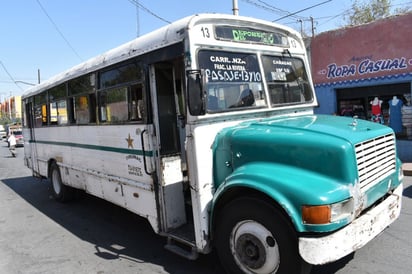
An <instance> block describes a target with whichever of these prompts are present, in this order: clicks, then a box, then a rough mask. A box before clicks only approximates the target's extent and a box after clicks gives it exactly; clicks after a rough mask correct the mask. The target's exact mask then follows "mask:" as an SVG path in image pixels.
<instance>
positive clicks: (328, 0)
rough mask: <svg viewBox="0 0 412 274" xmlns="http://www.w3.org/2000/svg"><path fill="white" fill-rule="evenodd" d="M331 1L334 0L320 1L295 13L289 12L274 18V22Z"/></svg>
mask: <svg viewBox="0 0 412 274" xmlns="http://www.w3.org/2000/svg"><path fill="white" fill-rule="evenodd" d="M330 1H332V0H327V1H323V2H322V3H319V4H316V5H313V6H310V7H307V8H304V9H301V10H298V11H296V12H294V13H291V14H288V15H286V16H283V17H281V18H278V19H276V20H274V21H273V22H276V21H279V20H282V19H284V18H286V17H289V16H292V15H295V14H297V13H300V12H302V11H305V10H308V9H312V8H314V7H317V6H320V5H323V4H325V3H327V2H330Z"/></svg>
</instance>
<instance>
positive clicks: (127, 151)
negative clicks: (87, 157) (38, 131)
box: [29, 140, 153, 157]
mask: <svg viewBox="0 0 412 274" xmlns="http://www.w3.org/2000/svg"><path fill="white" fill-rule="evenodd" d="M29 143H38V144H46V145H56V146H66V147H77V148H84V149H91V150H101V151H110V152H117V153H123V154H134V155H140V156H143V150H139V149H129V148H118V147H108V146H96V145H88V144H78V143H69V142H55V141H41V140H30V141H29ZM144 155H145V156H148V157H153V151H145V153H144Z"/></svg>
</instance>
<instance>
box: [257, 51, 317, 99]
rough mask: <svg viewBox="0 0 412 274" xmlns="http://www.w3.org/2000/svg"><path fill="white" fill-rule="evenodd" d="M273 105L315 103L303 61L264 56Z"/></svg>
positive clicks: (263, 61) (264, 65) (263, 60)
mask: <svg viewBox="0 0 412 274" xmlns="http://www.w3.org/2000/svg"><path fill="white" fill-rule="evenodd" d="M262 63H263V67H264V70H265V77H266V81H267V83H268V87H269V94H270V99H271V104H272V105H273V106H275V105H281V104H297V103H308V102H312V101H313V96H312V90H311V88H310V84H309V81H308V77H307V75H306V71H305V67H304V63H303V61H302V60H301V59H298V58H291V57H280V56H262Z"/></svg>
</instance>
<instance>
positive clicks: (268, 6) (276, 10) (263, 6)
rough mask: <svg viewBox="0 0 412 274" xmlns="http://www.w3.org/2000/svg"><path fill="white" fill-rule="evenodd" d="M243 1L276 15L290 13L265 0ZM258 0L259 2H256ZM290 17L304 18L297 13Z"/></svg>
mask: <svg viewBox="0 0 412 274" xmlns="http://www.w3.org/2000/svg"><path fill="white" fill-rule="evenodd" d="M242 1H243V2H246V3H247V4H249V5H252V6H255V7H257V8H260V9H263V10H266V11H268V12H272V13H275V14H278V15H281V16H283V15H285V14H286V15H289V14H290V12H288V11H286V10H282V9H279V8H277V7H275V6H273V5H271V4H268V3H267V2H265V1H262V0H242ZM258 2H259V3H258ZM291 17H294V18H296V19H297V20H302V19H305V18H304V17H302V16H297V15H294V16H291Z"/></svg>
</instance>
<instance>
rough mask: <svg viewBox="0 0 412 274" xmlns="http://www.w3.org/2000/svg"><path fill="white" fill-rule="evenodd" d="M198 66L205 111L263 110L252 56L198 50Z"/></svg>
mask: <svg viewBox="0 0 412 274" xmlns="http://www.w3.org/2000/svg"><path fill="white" fill-rule="evenodd" d="M198 57H199V65H200V67H201V68H202V69H204V71H205V76H206V78H207V81H206V82H207V87H206V89H207V91H208V94H207V95H208V97H207V111H208V112H209V113H210V112H212V113H213V112H216V111H229V110H240V109H242V108H250V107H265V106H267V103H266V99H265V98H264V94H263V93H262V92H261V91H262V90H263V88H262V75H261V72H260V69H259V63H258V60H257V57H256V55H255V54H249V53H234V52H223V51H219V52H217V51H209V50H202V51H200V52H199V54H198Z"/></svg>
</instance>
